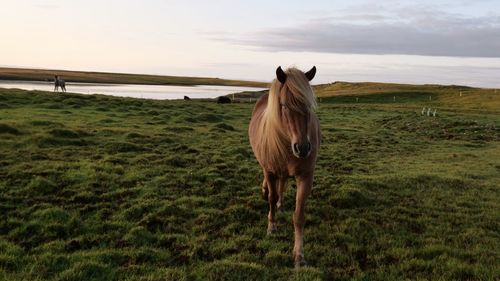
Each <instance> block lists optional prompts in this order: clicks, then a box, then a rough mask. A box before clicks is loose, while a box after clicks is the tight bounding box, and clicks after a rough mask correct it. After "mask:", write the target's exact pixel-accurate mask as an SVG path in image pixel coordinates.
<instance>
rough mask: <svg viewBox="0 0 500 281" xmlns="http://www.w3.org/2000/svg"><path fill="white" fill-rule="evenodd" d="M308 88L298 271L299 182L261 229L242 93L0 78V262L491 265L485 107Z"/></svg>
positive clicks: (150, 275) (6, 273) (113, 270)
mask: <svg viewBox="0 0 500 281" xmlns="http://www.w3.org/2000/svg"><path fill="white" fill-rule="evenodd" d="M318 93H319V95H320V96H322V99H321V103H320V105H319V109H318V115H319V117H320V120H321V125H322V132H323V144H322V147H321V151H320V157H319V160H318V165H317V170H316V178H315V183H314V190H313V192H312V195H311V197H310V199H309V200H308V205H307V211H306V219H307V222H306V228H305V254H306V259H307V260H308V262H309V266H308V267H306V268H304V269H301V270H298V271H295V270H294V269H293V268H292V263H293V262H292V255H291V251H292V247H293V227H292V224H291V213H292V210H293V208H294V195H295V190H294V188H293V187H292V185H291V184H290V188H289V189H288V190H287V192H286V199H285V211H284V212H283V213H279V215H278V231H277V233H276V235H273V236H271V237H266V235H265V232H266V223H267V222H266V220H267V219H266V215H267V203H266V202H265V201H263V200H262V198H261V196H260V187H259V184H260V182H261V171H260V169H259V166H258V164H257V162H256V161H255V159H254V158H253V155H252V153H251V149H250V146H249V145H248V141H247V133H246V130H247V125H248V122H249V118H250V114H251V109H252V106H253V105H252V104H250V103H238V104H226V105H218V104H215V103H213V102H203V101H153V100H140V99H130V98H116V97H107V96H95V95H92V96H89V95H75V94H53V93H45V92H27V91H21V90H2V89H0V279H3V280H353V279H354V280H404V279H409V280H498V279H499V278H500V270H499V267H498V265H499V264H500V256H499V253H500V234H499V229H500V225H499V222H500V215H499V212H498V210H499V209H500V194H499V192H500V191H499V183H500V160H499V159H500V130H499V126H500V115H499V114H498V112H497V111H495V110H494V109H489V108H488V107H485V108H476V107H475V106H468V105H467V103H468V102H467V103H466V102H463V103H460V105H459V106H453V104H452V105H450V106H444V105H446V104H449V102H448V101H447V97H446V95H443V94H441V93H439V92H434V94H433V100H432V101H428V100H427V99H428V93H424V94H421V95H416V94H415V95H409V96H406V95H403V94H401V96H400V97H399V98H397V99H396V101H387V98H388V97H389V100H391V99H392V98H391V97H392V96H393V95H394V93H393V92H387V93H378V94H370V95H369V96H370V100H369V101H368V100H366V101H365V100H361V99H360V100H361V101H360V100H358V101H357V102H356V100H355V99H353V98H352V97H351V96H350V94H348V95H334V96H331V97H327V95H323V94H322V92H321V91H318ZM367 96H368V95H367ZM488 97H489V96H488ZM482 100H483V98H482V96H476V98H475V101H472V100H471V102H470V103H469V104H472V105H474V104H477V103H479V102H482ZM454 102H456V101H454ZM494 102H498V98H496V99H494ZM436 105H440V106H442V107H443V108H442V109H441V108H440V110H439V111H438V115H437V116H436V117H428V116H422V115H421V112H420V111H421V110H422V107H423V106H433V107H434V106H436ZM457 108H458V109H459V110H458V109H457Z"/></svg>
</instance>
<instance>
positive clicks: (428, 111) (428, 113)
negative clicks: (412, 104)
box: [427, 107, 431, 116]
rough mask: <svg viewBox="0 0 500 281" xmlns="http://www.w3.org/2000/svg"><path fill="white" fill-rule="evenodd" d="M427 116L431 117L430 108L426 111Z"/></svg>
mask: <svg viewBox="0 0 500 281" xmlns="http://www.w3.org/2000/svg"><path fill="white" fill-rule="evenodd" d="M427 116H431V108H430V107H429V109H427Z"/></svg>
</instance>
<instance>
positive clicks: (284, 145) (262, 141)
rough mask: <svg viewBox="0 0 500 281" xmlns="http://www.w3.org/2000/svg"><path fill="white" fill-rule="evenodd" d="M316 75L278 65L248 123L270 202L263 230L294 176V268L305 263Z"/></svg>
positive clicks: (315, 139) (316, 138)
mask: <svg viewBox="0 0 500 281" xmlns="http://www.w3.org/2000/svg"><path fill="white" fill-rule="evenodd" d="M315 74H316V67H313V68H312V69H311V70H309V71H308V72H306V73H304V72H302V71H300V70H298V69H296V68H289V69H287V71H286V72H284V71H283V70H282V69H281V66H280V67H278V69H277V70H276V76H277V79H274V81H273V82H272V84H271V87H270V89H269V94H266V95H264V96H262V97H261V98H260V99H259V100H258V101H257V103H256V104H255V108H254V110H253V113H252V120H251V121H250V126H249V128H248V134H249V138H250V144H251V146H252V150H253V152H254V154H255V157H256V158H257V161H259V164H260V166H261V167H262V170H263V174H264V181H263V183H262V193H263V196H264V198H265V199H267V201H268V202H269V214H268V226H267V233H268V234H271V233H272V232H273V231H275V230H276V220H275V213H276V209H277V208H278V209H281V208H282V207H283V193H284V192H285V186H286V181H287V179H288V177H291V176H293V177H295V180H296V183H297V195H296V199H295V213H294V214H293V225H294V229H295V232H294V236H295V243H294V247H293V256H294V261H295V267H300V266H302V265H305V260H304V242H303V240H304V239H303V236H304V233H303V231H304V222H305V218H304V211H305V202H306V199H307V197H308V196H309V193H310V192H311V189H312V184H313V174H314V166H315V164H316V158H317V155H318V149H319V145H320V138H321V132H320V128H319V121H318V118H317V117H316V114H315V113H314V109H315V108H316V99H315V97H314V93H313V90H312V88H311V85H310V84H309V81H311V80H312V79H313V78H314V75H315Z"/></svg>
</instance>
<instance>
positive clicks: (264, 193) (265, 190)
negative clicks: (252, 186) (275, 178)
mask: <svg viewBox="0 0 500 281" xmlns="http://www.w3.org/2000/svg"><path fill="white" fill-rule="evenodd" d="M268 197H269V188H268V187H267V181H266V178H265V177H264V180H263V181H262V198H263V199H264V200H266V201H267V200H268Z"/></svg>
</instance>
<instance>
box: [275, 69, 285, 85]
mask: <svg viewBox="0 0 500 281" xmlns="http://www.w3.org/2000/svg"><path fill="white" fill-rule="evenodd" d="M276 78H278V81H280V82H281V84H285V81H286V74H285V72H284V71H283V69H281V66H278V68H277V69H276Z"/></svg>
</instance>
